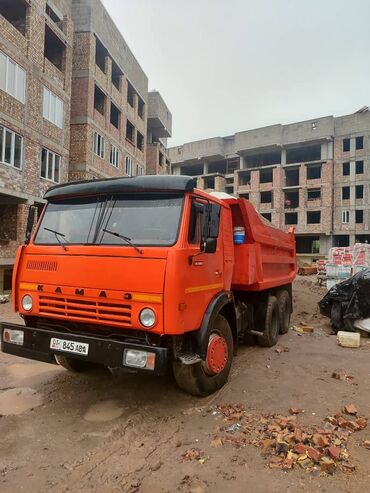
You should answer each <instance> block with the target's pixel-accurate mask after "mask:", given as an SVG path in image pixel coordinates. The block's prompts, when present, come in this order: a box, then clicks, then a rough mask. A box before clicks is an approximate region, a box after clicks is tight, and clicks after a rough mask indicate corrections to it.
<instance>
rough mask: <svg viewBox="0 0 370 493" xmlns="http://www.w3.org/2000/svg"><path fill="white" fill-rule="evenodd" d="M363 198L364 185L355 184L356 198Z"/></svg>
mask: <svg viewBox="0 0 370 493" xmlns="http://www.w3.org/2000/svg"><path fill="white" fill-rule="evenodd" d="M363 198H364V186H363V185H356V199H363Z"/></svg>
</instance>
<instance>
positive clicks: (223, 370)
mask: <svg viewBox="0 0 370 493" xmlns="http://www.w3.org/2000/svg"><path fill="white" fill-rule="evenodd" d="M233 350H234V344H233V336H232V332H231V328H230V325H229V322H228V321H227V320H226V318H225V317H223V316H222V315H217V317H216V318H215V320H214V322H213V324H212V326H211V327H209V328H208V348H207V355H206V358H205V360H203V361H201V362H199V363H195V364H193V365H185V364H184V363H181V362H179V361H173V373H174V376H175V380H176V382H177V385H178V386H179V387H180V388H181V389H182V390H184V391H185V392H188V393H189V394H192V395H196V396H202V397H204V396H207V395H210V394H213V393H214V392H216V390H218V389H220V388H221V387H222V386H223V385H224V384H225V383H226V382H227V379H228V376H229V373H230V368H231V363H232V360H233Z"/></svg>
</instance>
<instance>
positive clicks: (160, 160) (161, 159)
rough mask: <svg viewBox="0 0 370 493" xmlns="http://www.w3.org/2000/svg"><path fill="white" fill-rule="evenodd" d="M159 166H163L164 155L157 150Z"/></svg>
mask: <svg viewBox="0 0 370 493" xmlns="http://www.w3.org/2000/svg"><path fill="white" fill-rule="evenodd" d="M158 162H159V166H163V165H164V155H163V154H162V152H161V151H159V161H158Z"/></svg>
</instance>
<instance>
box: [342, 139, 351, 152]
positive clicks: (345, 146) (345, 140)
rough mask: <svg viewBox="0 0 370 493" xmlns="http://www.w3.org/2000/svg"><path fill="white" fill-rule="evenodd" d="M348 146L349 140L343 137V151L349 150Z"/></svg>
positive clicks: (349, 146)
mask: <svg viewBox="0 0 370 493" xmlns="http://www.w3.org/2000/svg"><path fill="white" fill-rule="evenodd" d="M350 148H351V140H350V139H343V142H342V149H343V152H349V150H350Z"/></svg>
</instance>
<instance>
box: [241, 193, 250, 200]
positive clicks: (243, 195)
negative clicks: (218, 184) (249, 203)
mask: <svg viewBox="0 0 370 493" xmlns="http://www.w3.org/2000/svg"><path fill="white" fill-rule="evenodd" d="M239 197H240V198H241V199H246V200H249V193H239Z"/></svg>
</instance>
